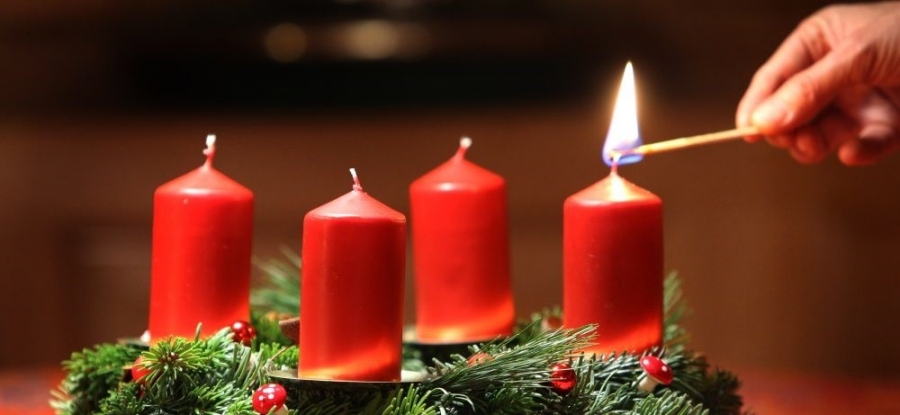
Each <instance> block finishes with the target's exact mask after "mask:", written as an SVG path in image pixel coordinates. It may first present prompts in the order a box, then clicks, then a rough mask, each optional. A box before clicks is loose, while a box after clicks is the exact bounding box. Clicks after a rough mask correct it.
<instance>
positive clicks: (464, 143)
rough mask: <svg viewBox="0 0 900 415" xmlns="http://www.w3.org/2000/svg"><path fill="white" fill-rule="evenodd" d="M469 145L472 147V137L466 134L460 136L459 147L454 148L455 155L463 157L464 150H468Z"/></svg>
mask: <svg viewBox="0 0 900 415" xmlns="http://www.w3.org/2000/svg"><path fill="white" fill-rule="evenodd" d="M469 147H472V139H471V138H469V137H467V136H462V138H460V139H459V149H458V150H456V157H457V158H463V157H465V155H466V150H468V149H469Z"/></svg>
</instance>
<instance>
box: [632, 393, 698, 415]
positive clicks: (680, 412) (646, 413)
mask: <svg viewBox="0 0 900 415" xmlns="http://www.w3.org/2000/svg"><path fill="white" fill-rule="evenodd" d="M634 413H636V414H642V415H708V414H709V411H708V410H706V409H704V408H703V405H701V404H694V403H693V402H691V400H690V398H689V397H687V396H685V395H681V394H678V393H677V392H674V391H671V390H667V391H665V392H663V393H662V394H661V395H649V396H647V397H646V398H642V399H639V400H638V401H637V404H635V406H634Z"/></svg>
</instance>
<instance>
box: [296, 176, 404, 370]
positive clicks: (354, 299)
mask: <svg viewBox="0 0 900 415" xmlns="http://www.w3.org/2000/svg"><path fill="white" fill-rule="evenodd" d="M351 174H352V175H353V178H354V185H353V190H352V191H351V192H350V193H347V194H345V195H343V196H341V197H339V198H337V199H335V200H333V201H331V202H329V203H326V204H325V205H322V206H320V207H318V208H316V209H313V210H312V211H310V212H309V213H307V214H306V217H305V218H304V219H303V247H302V252H301V255H302V258H303V272H302V278H301V294H300V315H301V318H300V350H302V352H301V353H300V364H299V376H300V377H302V378H305V379H335V380H359V381H396V380H399V379H400V363H401V341H402V335H403V299H404V297H403V291H404V274H405V271H406V218H405V217H404V216H403V214H401V213H399V212H397V211H395V210H393V209H391V208H389V207H387V206H385V205H384V204H382V203H381V202H379V201H378V200H376V199H375V198H373V197H372V196H369V195H368V194H367V193H366V192H364V191H363V189H362V187H361V186H360V185H359V180H358V179H357V178H356V172H355V171H354V170H353V169H351Z"/></svg>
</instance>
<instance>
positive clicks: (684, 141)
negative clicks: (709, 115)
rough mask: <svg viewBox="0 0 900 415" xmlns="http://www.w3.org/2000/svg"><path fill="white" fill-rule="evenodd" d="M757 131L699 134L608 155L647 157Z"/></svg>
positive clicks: (733, 138) (743, 130)
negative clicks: (638, 155)
mask: <svg viewBox="0 0 900 415" xmlns="http://www.w3.org/2000/svg"><path fill="white" fill-rule="evenodd" d="M757 134H759V130H757V129H756V127H743V128H735V129H733V130H725V131H717V132H714V133H708V134H700V135H695V136H691V137H681V138H673V139H671V140H666V141H659V142H656V143H652V144H644V145H642V146H639V147H635V148H632V149H629V150H623V151H616V150H613V151H611V152H610V153H612V154H611V156H612V157H613V159H615V158H617V157H621V156H625V155H631V154H640V155H647V154H653V153H662V152H665V151H672V150H678V149H682V148H687V147H694V146H699V145H703V144H711V143H718V142H720V141H729V140H735V139H739V138H742V137H744V136H749V135H757Z"/></svg>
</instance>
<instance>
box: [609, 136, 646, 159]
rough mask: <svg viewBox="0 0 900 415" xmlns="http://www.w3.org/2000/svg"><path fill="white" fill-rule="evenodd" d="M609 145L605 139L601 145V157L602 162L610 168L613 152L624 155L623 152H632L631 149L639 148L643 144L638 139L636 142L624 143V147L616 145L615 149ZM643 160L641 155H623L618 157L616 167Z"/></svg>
mask: <svg viewBox="0 0 900 415" xmlns="http://www.w3.org/2000/svg"><path fill="white" fill-rule="evenodd" d="M609 144H610V140H609V139H608V138H607V139H606V143H605V144H604V145H603V157H602V158H603V162H604V163H606V165H607V166H612V165H613V156H612V152H613V151H616V152H619V153H624V152H627V151H628V150H632V149H635V148H638V147H640V146H641V145H643V142H642V141H641V139H640V138H638V139H637V140H632V141H631V142H628V143H625V144H624V145H618V146H615V147H613V146H611V145H609ZM643 159H644V155H643V154H624V155H622V156H621V157H619V163H618V165H620V166H621V165H623V164H632V163H637V162H639V161H641V160H643Z"/></svg>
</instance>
